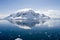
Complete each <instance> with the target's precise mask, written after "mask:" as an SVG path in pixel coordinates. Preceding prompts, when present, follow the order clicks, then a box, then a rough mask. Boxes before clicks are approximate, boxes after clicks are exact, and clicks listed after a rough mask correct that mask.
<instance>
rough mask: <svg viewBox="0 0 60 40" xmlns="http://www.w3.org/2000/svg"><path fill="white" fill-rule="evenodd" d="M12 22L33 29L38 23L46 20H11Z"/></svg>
mask: <svg viewBox="0 0 60 40" xmlns="http://www.w3.org/2000/svg"><path fill="white" fill-rule="evenodd" d="M9 21H10V22H11V23H13V24H15V25H16V26H18V27H20V28H23V29H31V28H32V27H35V26H37V25H41V24H44V23H45V22H46V20H39V21H37V20H9Z"/></svg>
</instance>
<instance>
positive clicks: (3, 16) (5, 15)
mask: <svg viewBox="0 0 60 40" xmlns="http://www.w3.org/2000/svg"><path fill="white" fill-rule="evenodd" d="M8 15H9V14H0V18H5V17H7V16H8Z"/></svg>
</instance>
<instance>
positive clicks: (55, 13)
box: [40, 10, 60, 18]
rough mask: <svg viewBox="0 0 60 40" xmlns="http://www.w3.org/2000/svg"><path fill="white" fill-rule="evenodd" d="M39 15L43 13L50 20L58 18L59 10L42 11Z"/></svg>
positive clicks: (59, 16)
mask: <svg viewBox="0 0 60 40" xmlns="http://www.w3.org/2000/svg"><path fill="white" fill-rule="evenodd" d="M40 13H43V14H45V15H47V16H50V17H51V18H60V10H43V11H41V12H40Z"/></svg>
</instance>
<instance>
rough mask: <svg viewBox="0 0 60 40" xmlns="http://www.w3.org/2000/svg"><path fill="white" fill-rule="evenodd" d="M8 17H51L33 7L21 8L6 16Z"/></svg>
mask: <svg viewBox="0 0 60 40" xmlns="http://www.w3.org/2000/svg"><path fill="white" fill-rule="evenodd" d="M6 18H7V19H30V20H31V19H34V20H36V19H44V18H47V19H48V18H49V17H48V16H46V15H44V14H40V13H36V12H35V11H34V10H33V9H21V10H19V11H17V12H16V13H14V14H11V15H9V16H8V17H6Z"/></svg>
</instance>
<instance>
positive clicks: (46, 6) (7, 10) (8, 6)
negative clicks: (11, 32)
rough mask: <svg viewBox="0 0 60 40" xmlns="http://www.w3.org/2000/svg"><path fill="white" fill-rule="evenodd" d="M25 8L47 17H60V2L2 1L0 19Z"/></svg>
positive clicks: (45, 0) (0, 0) (46, 0)
mask: <svg viewBox="0 0 60 40" xmlns="http://www.w3.org/2000/svg"><path fill="white" fill-rule="evenodd" d="M24 8H33V9H38V10H40V11H41V12H42V13H45V14H46V15H49V16H50V15H52V14H53V15H52V17H60V12H59V11H60V0H0V18H2V17H4V16H7V15H9V14H11V13H14V12H15V11H17V10H19V9H24Z"/></svg>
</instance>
